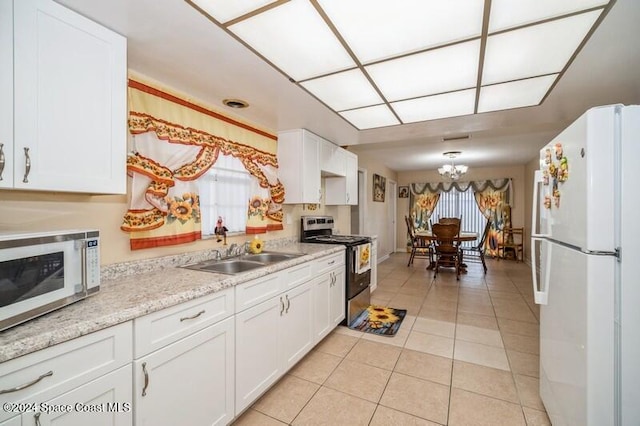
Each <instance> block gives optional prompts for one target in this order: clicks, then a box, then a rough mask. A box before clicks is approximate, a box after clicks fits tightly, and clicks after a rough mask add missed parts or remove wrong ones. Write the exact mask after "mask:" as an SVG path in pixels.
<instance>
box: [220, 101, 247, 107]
mask: <svg viewBox="0 0 640 426" xmlns="http://www.w3.org/2000/svg"><path fill="white" fill-rule="evenodd" d="M222 103H223V104H224V105H226V106H228V107H229V108H236V109H241V108H247V107H248V106H249V102H247V101H243V100H242V99H224V100H223V101H222Z"/></svg>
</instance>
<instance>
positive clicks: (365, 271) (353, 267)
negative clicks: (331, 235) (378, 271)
mask: <svg viewBox="0 0 640 426" xmlns="http://www.w3.org/2000/svg"><path fill="white" fill-rule="evenodd" d="M367 249H368V251H367ZM370 258H371V243H366V244H361V245H358V246H351V247H347V299H351V298H353V297H355V296H356V295H357V294H359V293H360V292H361V291H362V290H364V289H365V288H367V287H369V284H370V283H371V260H370Z"/></svg>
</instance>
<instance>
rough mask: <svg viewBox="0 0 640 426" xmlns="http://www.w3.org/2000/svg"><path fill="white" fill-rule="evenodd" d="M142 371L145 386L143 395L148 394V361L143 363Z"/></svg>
mask: <svg viewBox="0 0 640 426" xmlns="http://www.w3.org/2000/svg"><path fill="white" fill-rule="evenodd" d="M142 372H143V373H144V387H143V388H142V396H147V388H148V387H149V373H148V372H147V363H146V362H143V363H142Z"/></svg>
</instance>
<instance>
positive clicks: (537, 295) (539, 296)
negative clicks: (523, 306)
mask: <svg viewBox="0 0 640 426" xmlns="http://www.w3.org/2000/svg"><path fill="white" fill-rule="evenodd" d="M536 241H540V251H541V252H542V244H549V242H548V241H546V240H545V239H544V238H540V237H531V251H532V253H533V254H532V255H531V277H532V278H533V299H534V301H535V302H536V304H538V305H546V304H547V301H548V299H549V277H550V274H551V271H550V269H551V247H552V244H549V251H548V253H547V258H546V265H545V266H546V268H544V273H545V274H544V277H540V278H541V281H542V282H541V283H540V284H541V289H540V290H539V289H538V288H539V287H538V271H537V269H538V268H537V265H536V258H537V257H538V256H536V253H535V251H534V248H535V242H536Z"/></svg>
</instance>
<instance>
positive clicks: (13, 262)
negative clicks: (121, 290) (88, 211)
mask: <svg viewBox="0 0 640 426" xmlns="http://www.w3.org/2000/svg"><path fill="white" fill-rule="evenodd" d="M99 289H100V235H99V232H98V231H97V230H68V231H56V232H44V233H43V232H41V233H0V331H2V330H5V329H7V328H9V327H12V326H14V325H17V324H20V323H23V322H25V321H28V320H30V319H32V318H35V317H38V316H40V315H44V314H46V313H48V312H51V311H53V310H55V309H58V308H61V307H63V306H66V305H69V304H70V303H73V302H76V301H78V300H81V299H84V298H85V297H87V296H89V295H91V294H93V293H95V292H97V291H98V290H99Z"/></svg>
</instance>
